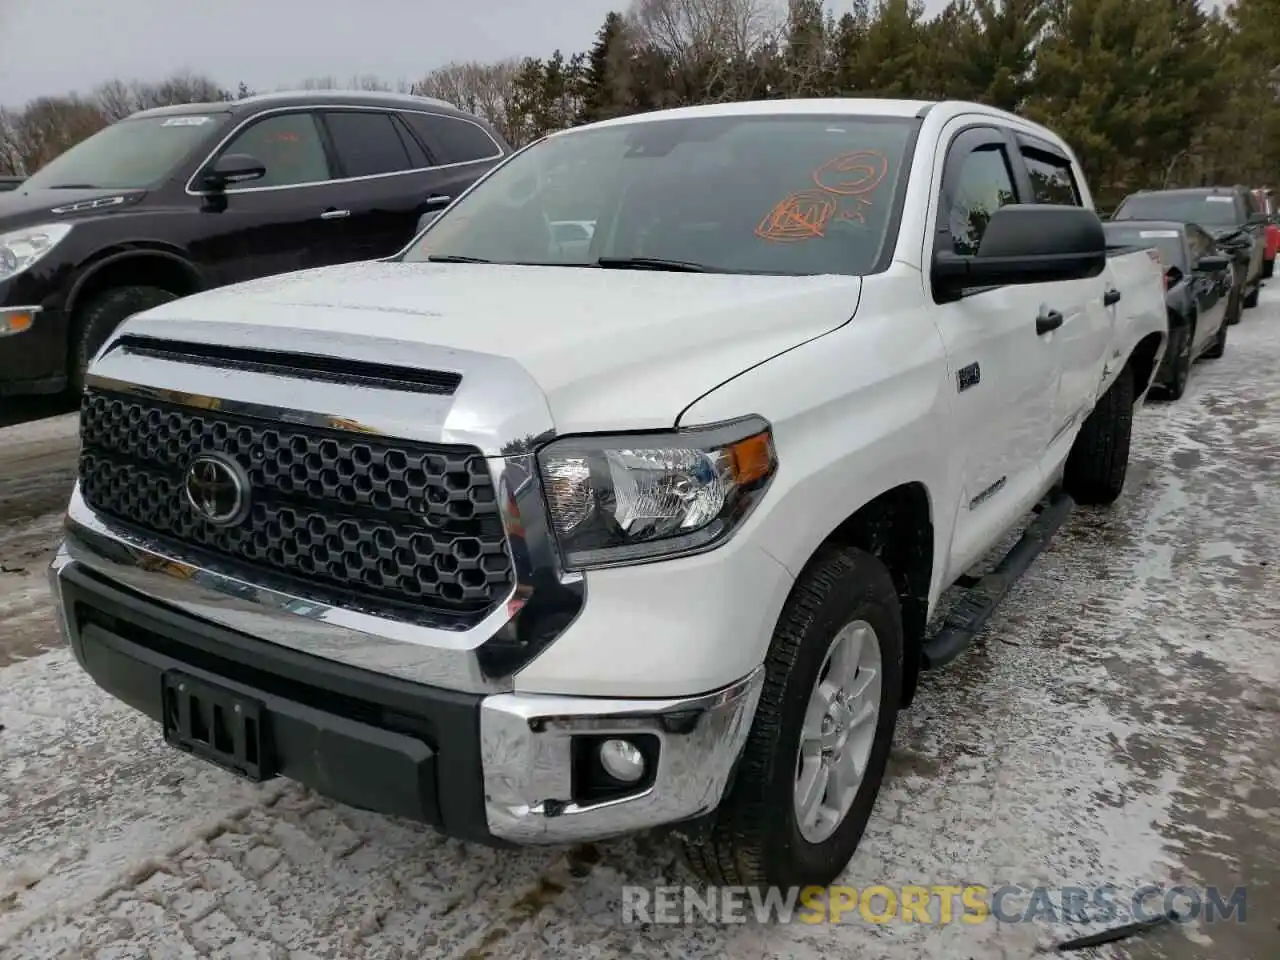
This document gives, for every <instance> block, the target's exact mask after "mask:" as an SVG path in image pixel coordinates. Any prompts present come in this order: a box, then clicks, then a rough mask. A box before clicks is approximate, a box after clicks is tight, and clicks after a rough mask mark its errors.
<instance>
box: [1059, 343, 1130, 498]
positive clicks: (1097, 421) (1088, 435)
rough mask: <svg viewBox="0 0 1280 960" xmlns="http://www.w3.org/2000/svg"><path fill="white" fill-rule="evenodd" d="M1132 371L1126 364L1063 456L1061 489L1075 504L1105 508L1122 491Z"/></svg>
mask: <svg viewBox="0 0 1280 960" xmlns="http://www.w3.org/2000/svg"><path fill="white" fill-rule="evenodd" d="M1134 395H1135V390H1134V382H1133V368H1132V367H1131V366H1129V365H1128V364H1126V365H1125V368H1124V369H1123V370H1121V371H1120V375H1119V376H1118V377H1116V380H1115V382H1114V383H1113V384H1111V386H1110V387H1108V388H1107V392H1106V393H1104V394H1103V395H1102V396H1101V397H1099V398H1098V403H1097V405H1096V406H1095V407H1094V408H1093V412H1091V413H1090V414H1089V416H1088V418H1087V419H1086V420H1085V422H1084V426H1082V427H1081V428H1080V433H1079V435H1078V436H1077V437H1076V442H1075V444H1074V445H1073V446H1072V448H1071V453H1070V454H1069V455H1068V456H1067V465H1066V468H1065V469H1064V471H1063V477H1062V485H1063V489H1064V490H1066V492H1067V493H1068V494H1069V495H1070V496H1071V498H1072V499H1073V500H1075V501H1076V503H1079V504H1083V505H1085V506H1106V505H1108V504H1111V503H1114V502H1115V501H1116V499H1117V498H1118V497H1119V496H1120V494H1121V493H1122V492H1123V490H1124V479H1125V476H1126V474H1128V472H1129V442H1130V440H1131V438H1132V436H1133V403H1134Z"/></svg>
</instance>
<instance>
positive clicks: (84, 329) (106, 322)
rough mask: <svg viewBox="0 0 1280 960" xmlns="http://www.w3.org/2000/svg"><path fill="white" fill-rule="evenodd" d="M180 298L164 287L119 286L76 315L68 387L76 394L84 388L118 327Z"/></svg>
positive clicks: (86, 305)
mask: <svg viewBox="0 0 1280 960" xmlns="http://www.w3.org/2000/svg"><path fill="white" fill-rule="evenodd" d="M176 299H178V298H177V296H176V295H175V294H172V293H170V292H169V291H168V290H164V289H162V288H161V287H116V288H115V289H112V290H104V291H103V292H102V293H99V294H97V295H96V296H94V297H93V299H92V300H90V301H89V302H88V303H86V304H85V305H84V306H83V307H81V308H80V310H79V311H77V313H76V318H75V326H74V328H73V329H74V334H73V340H72V343H71V355H70V357H69V358H68V359H69V361H70V363H69V367H70V369H69V370H68V377H67V381H68V382H67V386H68V388H69V389H70V391H71V392H72V394H73V395H75V394H79V393H80V391H81V390H83V389H84V375H85V371H86V370H88V368H89V361H91V360H92V359H93V358H94V356H95V355H96V354H97V352H98V351H99V350H100V349H102V345H103V344H104V343H106V342H107V338H108V337H110V336H111V334H112V333H114V332H115V329H116V327H118V326H120V324H122V323H124V321H126V320H128V319H129V318H130V317H131V316H133V315H134V314H135V313H141V312H142V311H143V310H150V309H151V308H152V307H158V306H159V305H160V304H162V303H168V302H169V301H170V300H176Z"/></svg>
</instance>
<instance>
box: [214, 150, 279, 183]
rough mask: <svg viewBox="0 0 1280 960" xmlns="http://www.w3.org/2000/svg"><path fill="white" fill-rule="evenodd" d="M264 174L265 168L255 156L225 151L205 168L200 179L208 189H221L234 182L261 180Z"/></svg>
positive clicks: (265, 172) (265, 173)
mask: <svg viewBox="0 0 1280 960" xmlns="http://www.w3.org/2000/svg"><path fill="white" fill-rule="evenodd" d="M266 175H267V168H266V166H265V165H264V164H263V163H262V161H261V160H259V159H258V158H257V157H251V156H249V155H248V154H247V153H226V154H223V155H222V156H220V157H219V158H218V159H217V160H215V161H214V162H213V166H211V167H209V168H208V169H207V170H205V172H204V176H203V177H201V180H202V181H203V182H204V185H205V187H207V188H208V189H210V190H218V191H221V190H225V189H226V188H227V187H229V186H231V185H232V184H234V183H248V182H249V181H250V180H261V179H262V178H263V177H265V176H266Z"/></svg>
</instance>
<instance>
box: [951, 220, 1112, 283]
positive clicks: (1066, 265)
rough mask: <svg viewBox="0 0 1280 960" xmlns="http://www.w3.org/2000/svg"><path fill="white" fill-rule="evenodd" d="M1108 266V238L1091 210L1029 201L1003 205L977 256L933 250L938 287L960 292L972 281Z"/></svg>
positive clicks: (1065, 275) (1079, 273) (1056, 276)
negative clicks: (935, 251)
mask: <svg viewBox="0 0 1280 960" xmlns="http://www.w3.org/2000/svg"><path fill="white" fill-rule="evenodd" d="M1106 266H1107V238H1106V234H1105V232H1104V231H1103V229H1102V221H1101V220H1099V219H1098V215H1097V214H1096V213H1094V212H1093V211H1092V210H1087V209H1085V208H1084V207H1075V206H1069V205H1059V204H1047V203H1026V204H1010V205H1008V206H1004V207H1001V208H1000V209H998V210H997V211H996V212H995V213H993V214H992V215H991V219H990V220H989V221H988V222H987V229H986V232H985V233H983V235H982V243H981V244H979V246H978V253H977V255H976V256H961V255H959V254H955V253H952V252H951V251H949V250H943V251H940V252H938V253H935V254H934V258H933V268H932V271H931V278H932V281H933V286H934V290H935V291H936V292H937V293H940V294H945V295H947V296H950V297H955V296H958V295H959V294H960V293H961V292H962V291H963V290H965V289H967V288H971V287H994V286H1002V285H1004V284H1022V283H1051V282H1053V281H1057V280H1087V279H1090V278H1092V277H1096V276H1099V275H1100V274H1101V273H1102V271H1103V270H1105V269H1106Z"/></svg>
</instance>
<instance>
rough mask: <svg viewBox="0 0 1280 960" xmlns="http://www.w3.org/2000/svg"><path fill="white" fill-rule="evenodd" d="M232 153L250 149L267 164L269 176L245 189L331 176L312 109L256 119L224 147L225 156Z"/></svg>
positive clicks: (326, 178) (286, 185) (293, 184)
mask: <svg viewBox="0 0 1280 960" xmlns="http://www.w3.org/2000/svg"><path fill="white" fill-rule="evenodd" d="M229 153H246V154H248V155H249V156H251V157H254V158H255V159H257V160H260V161H261V162H262V165H263V166H264V167H266V168H267V175H266V176H265V177H262V178H261V179H259V180H253V181H250V182H249V183H248V184H247V185H246V187H245V188H242V189H252V188H255V187H293V186H297V185H299V184H303V183H321V182H323V181H325V180H328V179H330V172H329V161H328V158H327V157H326V156H325V152H324V144H323V143H322V142H321V140H320V131H319V130H318V129H317V127H316V121H315V117H313V116H312V115H311V114H309V113H277V114H273V115H272V116H269V117H265V118H264V119H262V120H258V121H255V122H254V123H251V124H250V125H249V126H247V127H245V129H244V130H242V131H241V132H240V133H239V134H238V135H236V136H235V137H233V138H232V140H231V142H230V143H229V144H227V146H226V147H225V148H223V150H222V154H223V155H224V156H225V155H226V154H229ZM235 189H236V188H234V187H233V188H231V190H228V192H229V193H230V192H232V191H233V190H235Z"/></svg>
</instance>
